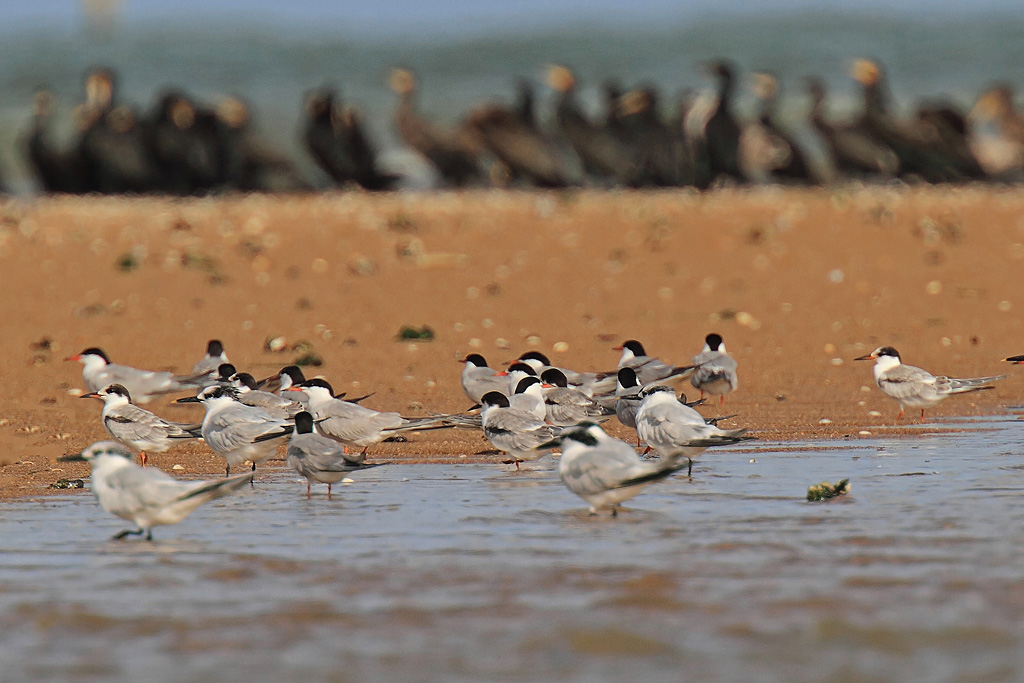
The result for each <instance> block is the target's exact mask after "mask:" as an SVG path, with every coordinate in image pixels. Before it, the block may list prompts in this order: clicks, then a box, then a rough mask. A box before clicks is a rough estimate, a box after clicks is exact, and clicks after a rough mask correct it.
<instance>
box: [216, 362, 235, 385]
mask: <svg viewBox="0 0 1024 683" xmlns="http://www.w3.org/2000/svg"><path fill="white" fill-rule="evenodd" d="M235 372H236V369H235V366H234V365H232V364H231V363H221V364H220V365H219V366H217V375H218V376H219V379H222V380H225V381H226V380H229V379H231V375H233V374H235Z"/></svg>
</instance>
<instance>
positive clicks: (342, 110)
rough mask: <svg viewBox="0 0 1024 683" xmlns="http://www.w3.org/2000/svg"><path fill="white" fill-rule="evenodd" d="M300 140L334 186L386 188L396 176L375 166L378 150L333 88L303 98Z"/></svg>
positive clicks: (392, 183)
mask: <svg viewBox="0 0 1024 683" xmlns="http://www.w3.org/2000/svg"><path fill="white" fill-rule="evenodd" d="M306 117H307V118H306V128H305V131H304V132H303V141H304V142H305V144H306V149H307V150H308V151H309V153H310V156H312V157H313V159H314V161H316V163H317V165H318V166H319V167H320V168H321V169H323V171H324V172H325V173H327V175H329V176H330V177H331V179H332V180H333V181H334V182H335V183H336V184H337V185H345V184H346V183H356V184H358V185H359V186H361V187H362V188H364V189H367V190H389V189H392V188H393V187H394V186H395V184H396V183H397V182H398V181H399V177H398V176H396V175H391V174H386V173H381V172H380V171H379V170H378V169H377V152H376V150H375V149H374V147H373V145H372V144H371V142H370V140H369V138H368V137H367V135H366V131H365V129H364V127H363V123H362V119H361V117H360V115H359V112H357V111H356V110H355V109H353V108H351V107H343V106H342V105H341V104H340V102H339V101H338V94H337V91H336V90H335V89H334V88H320V89H319V90H316V91H314V92H313V93H311V94H310V95H309V96H308V97H307V99H306Z"/></svg>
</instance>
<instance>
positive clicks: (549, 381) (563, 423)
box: [541, 368, 615, 427]
mask: <svg viewBox="0 0 1024 683" xmlns="http://www.w3.org/2000/svg"><path fill="white" fill-rule="evenodd" d="M541 380H542V381H543V382H544V383H545V384H546V385H548V386H549V387H550V388H548V389H547V390H546V391H545V392H544V404H545V406H546V408H547V414H546V416H545V419H546V420H547V421H548V422H549V423H550V424H553V425H555V426H556V427H569V426H572V425H575V424H578V423H580V422H583V421H584V420H592V421H594V422H601V421H603V420H608V419H610V418H611V416H612V415H614V414H615V411H614V410H613V409H611V408H607V407H605V406H603V405H601V404H600V403H599V402H598V401H595V400H594V399H592V398H590V397H589V396H587V395H586V394H585V393H583V392H582V391H578V390H577V389H575V388H573V387H570V386H569V380H568V378H566V376H565V374H564V373H562V371H561V370H559V369H558V368H548V369H547V370H545V371H544V373H543V374H542V375H541Z"/></svg>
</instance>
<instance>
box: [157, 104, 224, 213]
mask: <svg viewBox="0 0 1024 683" xmlns="http://www.w3.org/2000/svg"><path fill="white" fill-rule="evenodd" d="M144 135H145V139H146V146H147V149H148V150H149V154H150V156H151V158H152V160H153V164H154V165H155V166H156V169H157V172H158V176H159V183H160V189H161V190H163V191H165V192H169V193H171V194H177V195H193V194H201V193H204V192H209V191H212V190H214V189H217V188H219V187H220V186H221V185H223V184H224V182H225V177H224V167H225V160H224V154H225V150H224V138H223V135H222V130H221V126H220V123H219V121H218V120H217V116H216V113H215V112H214V111H212V110H210V109H206V108H204V107H200V106H199V105H197V104H196V103H195V102H193V101H192V100H191V99H190V98H189V97H188V96H187V95H185V94H184V93H183V92H179V91H175V90H172V91H169V92H165V93H164V94H163V95H162V96H160V98H159V99H158V100H157V105H156V108H155V109H154V111H153V113H152V115H151V117H150V121H149V124H148V125H147V126H146V128H145V131H144Z"/></svg>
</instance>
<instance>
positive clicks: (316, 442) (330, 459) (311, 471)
mask: <svg viewBox="0 0 1024 683" xmlns="http://www.w3.org/2000/svg"><path fill="white" fill-rule="evenodd" d="M365 458H366V456H365V454H363V453H348V452H346V449H345V447H344V446H342V445H341V444H340V443H338V442H337V441H335V440H334V439H329V438H327V437H326V436H322V435H320V434H317V433H316V431H315V430H314V427H313V416H312V415H311V414H309V413H307V412H306V411H302V412H300V413H299V414H298V415H296V416H295V431H294V432H293V433H292V438H291V441H290V442H289V443H288V458H287V462H288V466H289V467H291V468H292V469H293V470H295V471H296V472H298V473H299V474H300V475H302V476H303V477H305V478H306V497H307V498H309V495H310V486H311V485H312V483H313V482H314V481H318V482H321V483H323V484H327V497H328V498H330V497H331V485H332V484H337V483H338V482H339V481H341V480H342V479H344V478H345V475H347V474H348V473H349V472H355V471H356V470H366V469H370V468H371V467H378V466H379V465H377V464H374V465H367V464H365V463H364V462H363V460H364V459H365Z"/></svg>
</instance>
